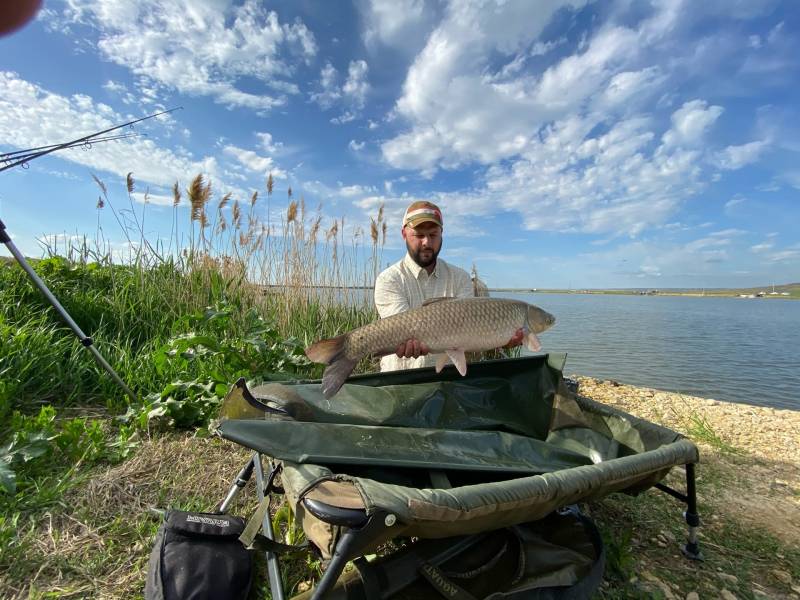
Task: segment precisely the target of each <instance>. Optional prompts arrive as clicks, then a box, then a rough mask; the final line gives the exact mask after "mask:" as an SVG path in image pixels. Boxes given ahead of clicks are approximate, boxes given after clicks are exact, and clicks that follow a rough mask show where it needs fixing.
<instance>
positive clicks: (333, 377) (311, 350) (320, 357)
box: [306, 334, 358, 398]
mask: <svg viewBox="0 0 800 600" xmlns="http://www.w3.org/2000/svg"><path fill="white" fill-rule="evenodd" d="M346 338H347V335H346V334H345V335H340V336H339V337H335V338H330V339H327V340H320V341H318V342H316V343H315V344H311V345H310V346H309V347H308V348H306V356H307V357H308V358H309V360H313V361H314V362H318V363H322V364H324V365H328V366H327V367H326V368H325V372H324V373H323V374H322V393H323V395H324V396H325V397H326V398H330V397H331V396H333V395H334V394H336V392H338V391H339V388H341V387H342V384H344V381H345V379H347V378H348V377H350V373H352V372H353V369H354V368H355V367H356V363H357V362H358V359H357V358H350V357H348V356H347V355H346V354H345V352H344V341H345V339H346Z"/></svg>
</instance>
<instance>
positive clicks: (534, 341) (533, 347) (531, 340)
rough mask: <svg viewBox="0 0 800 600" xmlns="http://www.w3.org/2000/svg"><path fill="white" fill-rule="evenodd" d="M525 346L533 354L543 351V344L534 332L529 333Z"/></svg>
mask: <svg viewBox="0 0 800 600" xmlns="http://www.w3.org/2000/svg"><path fill="white" fill-rule="evenodd" d="M525 346H526V347H527V348H528V350H530V351H531V352H538V351H539V350H541V349H542V344H541V343H540V342H539V338H538V337H536V334H535V333H533V331H529V332H528V333H527V335H526V336H525Z"/></svg>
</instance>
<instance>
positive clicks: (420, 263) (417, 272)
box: [375, 201, 524, 371]
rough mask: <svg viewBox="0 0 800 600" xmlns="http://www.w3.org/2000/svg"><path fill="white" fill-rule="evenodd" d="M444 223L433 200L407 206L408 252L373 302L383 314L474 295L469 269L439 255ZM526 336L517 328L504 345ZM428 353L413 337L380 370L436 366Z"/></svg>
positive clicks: (378, 286)
mask: <svg viewBox="0 0 800 600" xmlns="http://www.w3.org/2000/svg"><path fill="white" fill-rule="evenodd" d="M443 226H444V220H443V218H442V211H441V210H440V209H439V207H438V206H436V205H435V204H434V203H432V202H426V201H417V202H412V203H411V204H410V205H409V206H408V208H407V209H406V212H405V214H404V215H403V225H402V228H401V230H400V233H401V235H402V236H403V239H404V240H405V242H406V249H407V250H408V252H407V253H406V255H405V256H404V257H403V259H402V260H401V261H399V262H397V263H395V264H393V265H392V266H390V267H389V268H387V269H386V270H385V271H383V272H382V273H381V274H380V275H378V279H377V280H376V281H375V307H376V308H377V309H378V314H379V315H380V317H381V318H382V319H385V318H386V317H389V316H391V315H396V314H398V313H401V312H404V311H407V310H411V309H413V308H419V307H421V306H422V305H423V304H424V303H425V301H426V300H428V299H430V298H448V297H449V298H472V297H473V295H474V288H473V285H472V280H471V278H470V276H469V274H468V273H467V272H466V271H464V270H463V269H460V268H458V267H456V266H454V265H451V264H449V263H447V262H445V261H444V260H442V259H440V258H439V252H440V251H441V249H442V230H443ZM523 337H524V332H523V330H522V329H519V330H517V332H516V333H515V334H514V336H513V337H512V338H511V340H509V342H508V344H507V345H506V346H507V347H509V348H511V347H514V346H518V345H520V344H521V343H522V339H523ZM429 352H430V348H429V347H428V346H427V344H425V343H424V342H422V341H421V340H419V339H416V338H410V339H408V340H406V341H404V342H403V343H401V344H400V345H399V346H398V347H397V350H396V353H394V354H389V355H387V356H384V357H382V358H381V371H396V370H399V369H413V368H418V367H430V366H433V365H435V364H436V357H435V356H432V355H430V354H429Z"/></svg>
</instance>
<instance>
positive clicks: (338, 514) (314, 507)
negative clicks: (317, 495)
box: [303, 498, 367, 529]
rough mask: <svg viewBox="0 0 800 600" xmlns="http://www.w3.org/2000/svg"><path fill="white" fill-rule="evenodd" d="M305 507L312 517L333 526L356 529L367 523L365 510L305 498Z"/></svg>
mask: <svg viewBox="0 0 800 600" xmlns="http://www.w3.org/2000/svg"><path fill="white" fill-rule="evenodd" d="M303 506H305V508H306V510H308V512H310V513H311V514H312V515H314V516H315V517H317V518H318V519H321V520H322V521H325V522H326V523H330V524H331V525H338V526H339V527H349V528H351V529H355V528H359V527H362V526H364V525H366V523H367V511H366V510H364V509H359V508H340V507H338V506H332V505H331V504H326V503H325V502H320V501H319V500H312V499H311V498H303Z"/></svg>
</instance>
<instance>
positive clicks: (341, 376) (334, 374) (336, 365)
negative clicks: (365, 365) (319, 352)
mask: <svg viewBox="0 0 800 600" xmlns="http://www.w3.org/2000/svg"><path fill="white" fill-rule="evenodd" d="M357 362H358V361H357V360H355V359H352V358H347V357H346V356H345V355H344V354H342V355H341V356H340V357H339V358H336V359H334V360H333V362H331V364H330V365H328V366H327V367H326V368H325V372H324V373H323V374H322V395H323V396H325V397H326V398H330V397H331V396H333V395H334V394H336V392H338V391H339V388H341V387H342V385H343V384H344V382H345V379H347V378H348V377H350V373H352V372H353V369H355V367H356V363H357Z"/></svg>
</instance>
